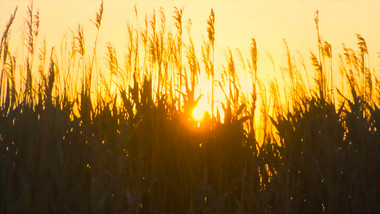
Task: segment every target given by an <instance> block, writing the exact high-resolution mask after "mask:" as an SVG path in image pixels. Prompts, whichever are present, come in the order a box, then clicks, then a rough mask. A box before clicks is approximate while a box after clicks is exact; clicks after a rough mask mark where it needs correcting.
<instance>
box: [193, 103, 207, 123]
mask: <svg viewBox="0 0 380 214" xmlns="http://www.w3.org/2000/svg"><path fill="white" fill-rule="evenodd" d="M208 109H209V106H208V104H207V102H202V99H201V100H200V102H199V103H198V104H197V105H196V106H195V107H194V109H193V112H192V116H193V118H194V120H196V121H201V120H202V119H203V118H204V116H205V114H206V113H207V112H208Z"/></svg>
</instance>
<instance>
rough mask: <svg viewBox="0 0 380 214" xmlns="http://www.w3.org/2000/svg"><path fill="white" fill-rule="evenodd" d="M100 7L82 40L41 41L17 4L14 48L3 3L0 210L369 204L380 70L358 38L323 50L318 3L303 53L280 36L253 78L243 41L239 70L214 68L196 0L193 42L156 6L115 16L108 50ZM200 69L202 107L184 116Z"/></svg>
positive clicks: (377, 175)
mask: <svg viewBox="0 0 380 214" xmlns="http://www.w3.org/2000/svg"><path fill="white" fill-rule="evenodd" d="M105 9H106V8H105ZM103 10H104V9H103V3H101V5H100V7H99V10H98V11H94V14H96V15H95V16H94V17H89V19H91V20H92V22H93V26H92V27H93V28H95V29H96V31H95V32H96V35H91V37H88V35H85V34H84V33H83V32H84V31H83V27H82V26H81V25H78V27H77V28H76V29H75V30H72V31H71V33H69V34H68V35H69V36H67V37H65V38H64V39H63V40H62V43H61V45H60V46H58V47H53V48H51V49H50V48H47V47H49V44H46V42H44V40H43V39H41V38H39V37H38V36H39V35H38V33H39V12H38V10H37V9H36V8H33V6H32V3H31V4H30V6H29V8H28V12H27V16H26V17H27V18H26V20H25V23H26V24H25V26H24V29H23V33H24V34H25V39H24V41H20V42H23V43H25V48H24V53H23V54H22V56H20V53H16V52H15V51H13V49H12V48H13V47H12V46H11V43H10V42H9V40H10V38H11V37H12V36H15V35H14V34H12V27H13V26H12V24H13V22H14V20H15V17H17V16H18V15H19V14H17V8H16V9H15V10H14V12H10V18H9V20H8V22H7V25H6V27H5V29H1V30H2V32H3V33H2V35H1V36H2V37H1V44H0V69H1V77H0V78H1V79H0V213H352V212H354V213H368V212H377V213H378V212H380V182H379V181H380V80H379V78H380V71H379V70H378V68H379V67H378V65H376V63H374V62H373V61H371V63H374V64H370V63H369V51H368V48H367V44H366V40H365V38H363V37H362V36H361V35H359V34H357V35H352V37H353V38H355V39H357V45H356V46H355V47H346V46H343V48H341V49H334V50H333V49H332V46H331V45H330V44H329V43H328V42H327V41H324V40H323V39H322V37H321V36H320V34H321V33H322V32H320V30H319V15H318V11H317V12H316V13H315V19H314V21H315V33H316V38H317V39H316V41H315V46H316V47H318V49H317V52H312V53H310V55H308V56H304V57H305V62H299V61H297V60H295V59H294V57H293V55H292V51H291V47H288V45H287V44H286V41H285V48H284V47H282V48H283V49H284V53H286V57H287V59H288V60H287V63H286V64H285V65H283V69H282V70H281V71H277V72H279V74H278V75H277V76H278V78H276V79H274V80H273V81H271V82H270V83H268V84H266V83H264V81H262V80H260V78H258V73H259V72H262V71H261V70H260V69H261V68H260V67H258V66H257V61H258V60H260V57H262V56H260V55H259V56H258V54H257V53H258V50H257V44H256V40H255V39H254V38H252V40H251V41H247V49H249V50H250V56H244V58H243V57H242V58H243V59H244V60H242V61H243V62H244V65H245V66H244V68H242V67H241V66H237V64H241V63H240V62H237V61H239V56H237V55H235V54H234V52H232V51H227V57H226V61H225V63H224V66H223V69H219V67H216V66H215V56H216V54H215V40H216V39H217V36H216V35H217V34H218V31H217V30H218V29H216V28H215V22H217V18H218V17H217V16H216V15H215V13H214V10H212V9H211V8H210V14H209V17H208V19H207V20H205V22H207V29H205V37H204V41H203V42H201V43H197V42H195V41H194V42H193V40H192V38H191V36H190V33H189V32H190V31H191V28H190V27H189V26H188V24H186V23H185V21H184V20H183V19H182V15H183V9H181V8H173V10H174V12H173V13H167V14H165V13H164V12H160V10H157V11H156V12H157V13H155V14H154V15H152V16H146V17H148V18H145V25H144V26H142V27H141V28H138V27H136V26H133V25H129V26H128V35H129V36H128V37H127V38H126V40H127V41H126V42H127V44H128V48H127V49H126V54H125V55H124V56H123V57H121V58H120V55H118V54H119V53H121V52H122V50H119V49H118V47H115V46H113V44H111V43H106V44H101V43H99V42H98V33H101V31H100V29H101V28H102V18H103ZM136 14H137V11H136ZM168 20H172V21H173V23H174V25H173V26H170V28H171V31H169V30H168V28H169V26H167V23H169V22H168ZM89 38H91V39H89ZM88 45H90V46H91V47H92V48H86V47H88ZM99 46H103V47H104V46H105V47H106V53H105V55H106V57H105V58H99V57H98V55H99V54H100V53H97V50H98V47H99ZM196 47H200V48H201V50H202V52H201V54H200V55H199V54H197V52H196V50H195V49H196ZM333 51H334V53H335V52H339V53H340V55H339V56H340V57H339V58H333V57H332V56H333V54H332V52H333ZM377 55H378V57H380V53H377ZM245 57H246V58H247V60H245ZM101 61H105V62H106V65H107V67H105V68H102V67H101V66H99V65H100V64H101ZM305 64H307V65H305ZM334 64H337V65H339V66H333V65H334ZM309 65H310V66H309ZM376 66H377V67H376ZM310 68H312V69H310ZM376 68H377V69H376ZM239 72H246V73H249V74H250V76H251V79H250V80H249V81H250V82H251V85H252V86H251V87H252V89H251V90H250V92H249V93H244V92H242V91H244V90H243V89H242V86H241V84H240V82H241V80H239V78H238V75H237V74H238V73H239ZM338 77H339V78H338ZM201 79H203V80H205V81H207V82H208V85H209V86H210V91H209V95H208V97H209V98H210V100H209V107H208V108H209V109H207V111H206V112H205V113H204V114H203V117H200V118H198V119H196V118H194V116H193V110H194V108H196V106H197V104H198V102H199V100H200V99H201V96H206V95H198V94H199V93H197V90H199V88H200V87H203V86H202V85H199V82H200V80H201ZM216 94H222V95H223V97H224V100H223V102H216V101H215V100H216V99H215V98H214V97H215V96H216Z"/></svg>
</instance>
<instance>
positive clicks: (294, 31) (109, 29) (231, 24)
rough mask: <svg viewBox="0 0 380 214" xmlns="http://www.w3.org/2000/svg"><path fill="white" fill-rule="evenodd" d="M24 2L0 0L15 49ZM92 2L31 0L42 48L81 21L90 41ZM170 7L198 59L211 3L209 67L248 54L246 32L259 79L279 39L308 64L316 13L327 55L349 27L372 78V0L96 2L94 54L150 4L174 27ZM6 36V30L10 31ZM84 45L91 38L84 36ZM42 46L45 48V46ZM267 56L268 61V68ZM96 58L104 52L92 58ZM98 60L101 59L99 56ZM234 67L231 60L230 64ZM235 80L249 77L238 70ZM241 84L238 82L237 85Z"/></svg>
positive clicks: (119, 44)
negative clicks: (179, 14) (362, 45)
mask: <svg viewBox="0 0 380 214" xmlns="http://www.w3.org/2000/svg"><path fill="white" fill-rule="evenodd" d="M28 4H29V1H24V0H23V1H19V0H12V1H6V0H0V30H1V31H3V29H4V26H5V24H6V22H7V20H8V19H9V16H10V14H11V13H12V12H13V10H14V8H15V7H16V6H17V5H18V14H17V17H16V21H15V24H14V26H13V31H12V33H13V34H16V35H19V37H17V36H12V37H11V38H12V40H11V42H13V44H15V46H16V47H17V48H21V47H22V43H21V42H20V41H21V36H20V35H22V34H21V33H20V32H21V29H22V26H23V22H24V20H25V15H26V9H27V5H28ZM99 5H100V1H91V0H86V1H73V0H69V1H63V0H50V1H41V0H35V1H34V8H38V9H39V12H40V34H39V38H40V40H39V41H42V39H46V42H47V45H48V47H51V46H57V45H59V44H60V41H61V40H62V38H63V36H64V35H65V34H67V33H68V32H69V30H70V29H72V30H75V29H76V28H77V25H78V24H82V25H83V27H84V31H85V37H86V39H87V41H92V40H93V38H92V37H94V33H92V32H94V30H95V27H94V25H93V24H92V23H91V21H90V19H94V18H95V14H96V12H97V11H98V8H99ZM134 5H136V7H137V10H138V13H139V21H136V18H135V16H134ZM174 6H177V7H180V8H181V7H183V8H184V17H183V20H184V22H185V23H187V21H188V20H189V19H191V23H192V28H191V32H192V37H193V40H194V43H195V48H196V51H197V55H198V57H199V59H200V57H201V44H202V41H203V40H204V39H207V30H206V29H207V24H206V22H207V18H208V16H209V14H210V9H211V8H213V9H214V11H215V17H216V24H215V25H216V26H215V28H216V35H215V37H216V41H215V44H216V47H215V53H216V55H215V58H216V62H215V63H216V69H221V66H222V65H225V63H226V57H225V54H226V52H227V50H228V48H230V49H231V50H232V52H233V54H234V56H235V57H236V58H235V59H237V58H238V57H237V51H236V50H237V49H239V50H240V51H241V52H242V54H243V57H244V58H247V59H248V58H249V57H250V55H249V50H250V43H251V38H255V39H256V42H257V47H258V72H259V77H260V78H262V79H264V80H271V79H273V77H274V75H276V73H275V72H274V70H275V69H277V70H279V68H280V67H281V66H284V65H285V64H286V56H285V53H286V50H285V46H284V42H283V41H284V39H285V40H286V41H287V43H288V46H289V48H290V50H291V53H292V54H293V55H294V57H295V58H296V59H299V58H300V56H301V55H302V57H303V58H304V60H305V63H306V64H307V65H311V62H310V59H309V58H310V51H313V52H314V53H317V34H316V30H315V23H314V15H315V11H316V10H318V11H319V19H320V34H321V36H322V39H323V40H326V41H327V42H329V43H330V44H331V45H332V49H333V53H334V56H333V57H334V58H335V59H337V54H338V53H342V43H344V44H345V45H346V46H348V47H351V48H354V49H356V43H357V40H356V33H359V34H361V35H362V36H363V37H364V38H365V39H366V42H367V46H368V48H369V54H370V66H371V67H373V68H376V69H377V70H376V72H377V75H378V76H380V74H379V72H380V58H379V57H378V56H377V55H378V54H377V52H380V0H370V1H368V0H360V1H359V0H349V1H346V0H332V1H327V0H323V1H312V0H306V1H301V0H295V1H294V0H293V1H289V0H277V1H275V0H269V1H263V0H252V1H248V0H237V1H229V0H223V1H211V0H206V1H200V0H195V1H145V0H142V1H121V0H117V1H115V0H104V15H103V21H102V26H101V29H100V34H99V42H98V46H99V47H98V48H99V49H98V53H105V46H106V43H107V42H110V43H112V44H113V45H114V46H115V47H116V50H117V51H118V53H120V54H122V53H123V51H124V50H125V49H124V48H125V47H126V43H127V30H126V26H127V23H129V24H132V25H134V26H136V25H139V26H140V27H142V26H143V20H144V16H145V14H147V16H148V18H151V16H152V11H153V10H154V9H155V10H156V13H157V14H159V10H160V7H162V8H163V10H164V12H165V14H166V19H167V20H168V22H169V24H168V25H167V26H168V27H169V30H170V29H171V30H172V31H174V30H175V29H174V26H173V25H170V22H171V21H172V19H171V17H172V16H173V11H174ZM13 34H12V35H13ZM90 43H91V42H90ZM48 49H49V48H48ZM268 55H271V56H272V57H273V59H274V61H275V62H276V65H275V68H273V65H272V62H271V60H270V58H269V57H268ZM98 57H100V59H104V56H98ZM104 61H105V59H104ZM336 61H337V60H336ZM237 66H239V65H237ZM241 76H242V79H243V80H244V79H245V78H249V77H248V76H247V74H241ZM243 85H244V83H243Z"/></svg>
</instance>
